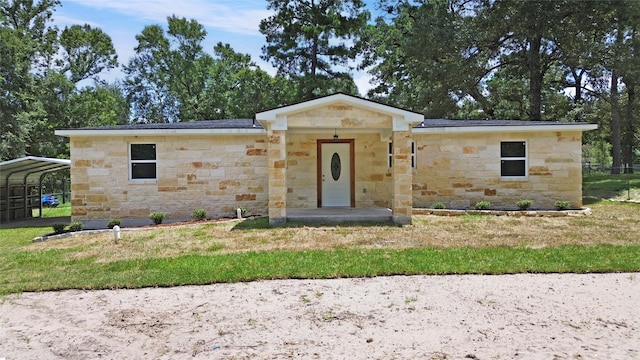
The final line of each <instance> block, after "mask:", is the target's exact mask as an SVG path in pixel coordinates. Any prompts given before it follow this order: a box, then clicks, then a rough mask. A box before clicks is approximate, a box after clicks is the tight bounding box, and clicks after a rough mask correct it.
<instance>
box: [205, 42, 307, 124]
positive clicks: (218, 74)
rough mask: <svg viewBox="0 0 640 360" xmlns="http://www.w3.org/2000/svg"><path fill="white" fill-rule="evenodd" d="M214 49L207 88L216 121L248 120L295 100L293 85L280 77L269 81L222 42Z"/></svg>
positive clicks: (250, 61)
mask: <svg viewBox="0 0 640 360" xmlns="http://www.w3.org/2000/svg"><path fill="white" fill-rule="evenodd" d="M213 50H214V65H213V66H212V67H211V70H210V75H211V77H210V79H209V82H208V84H207V89H208V93H209V96H208V99H209V100H210V101H211V100H213V101H214V103H215V104H217V109H218V112H217V114H216V117H215V118H219V119H228V118H251V117H253V116H254V115H255V113H257V112H260V111H262V110H265V109H271V108H274V107H278V106H282V105H285V104H289V103H291V102H293V101H294V99H295V93H294V89H293V86H294V84H293V83H292V82H291V81H288V80H286V79H284V78H283V77H275V78H272V77H271V76H269V74H267V73H266V72H265V71H264V70H262V69H260V67H258V66H257V65H256V64H255V62H253V61H252V60H251V56H250V55H249V54H241V53H237V52H235V51H234V50H233V49H232V48H231V46H229V44H223V43H218V44H217V45H216V46H215V47H214V49H213Z"/></svg>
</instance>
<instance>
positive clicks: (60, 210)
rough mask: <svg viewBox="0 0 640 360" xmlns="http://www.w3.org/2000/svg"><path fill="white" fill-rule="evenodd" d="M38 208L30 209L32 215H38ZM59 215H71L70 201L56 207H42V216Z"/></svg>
mask: <svg viewBox="0 0 640 360" xmlns="http://www.w3.org/2000/svg"><path fill="white" fill-rule="evenodd" d="M39 211H40V210H39V209H33V210H32V216H33V217H37V216H40V215H39V214H38V212H39ZM60 216H71V203H68V202H66V203H64V204H60V205H58V206H57V207H54V208H49V207H42V217H60Z"/></svg>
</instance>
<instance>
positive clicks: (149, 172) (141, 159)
mask: <svg viewBox="0 0 640 360" xmlns="http://www.w3.org/2000/svg"><path fill="white" fill-rule="evenodd" d="M129 157H130V160H129V164H130V168H129V169H130V173H131V179H132V180H136V179H155V178H156V144H131V151H130V152H129Z"/></svg>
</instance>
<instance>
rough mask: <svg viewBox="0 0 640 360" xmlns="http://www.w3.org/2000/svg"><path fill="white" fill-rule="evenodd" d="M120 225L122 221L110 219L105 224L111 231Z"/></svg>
mask: <svg viewBox="0 0 640 360" xmlns="http://www.w3.org/2000/svg"><path fill="white" fill-rule="evenodd" d="M121 223H122V221H120V219H111V220H109V223H108V224H107V227H108V228H109V229H113V227H114V226H116V225H118V226H120V224H121Z"/></svg>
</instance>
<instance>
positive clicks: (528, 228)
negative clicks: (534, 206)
mask: <svg viewBox="0 0 640 360" xmlns="http://www.w3.org/2000/svg"><path fill="white" fill-rule="evenodd" d="M589 206H590V207H592V209H593V215H590V216H580V217H566V218H509V217H504V216H500V217H498V216H463V217H436V216H426V215H425V216H416V217H414V225H411V226H405V227H397V226H317V227H309V226H301V225H300V224H289V225H287V226H282V227H276V228H271V227H269V226H268V222H267V219H258V220H245V221H244V222H240V223H239V222H237V221H236V222H226V223H206V224H198V225H191V226H183V227H164V228H158V229H149V230H141V231H134V232H127V233H125V234H124V236H123V239H121V240H120V241H119V242H117V243H116V242H115V241H114V240H113V239H112V237H111V234H108V233H107V234H101V235H81V236H77V237H69V238H65V239H57V240H51V241H48V242H46V243H32V242H31V239H33V238H34V237H36V236H39V235H42V234H44V233H49V232H51V229H50V228H20V229H0V295H3V294H9V293H16V292H21V291H44V290H58V289H70V288H79V289H103V288H138V287H148V286H173V285H185V284H209V283H216V282H235V281H252V280H259V279H280V278H336V277H367V276H377V275H398V274H505V273H522V272H534V273H549V272H551V273H555V272H579V273H580V272H636V271H640V239H638V236H637V234H638V233H640V205H637V204H616V203H612V202H608V201H598V202H593V203H592V204H590V205H589Z"/></svg>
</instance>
